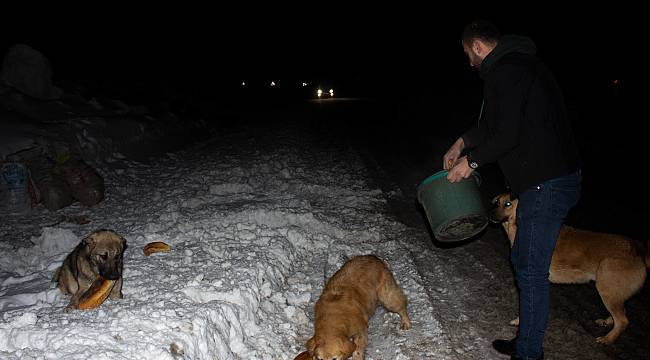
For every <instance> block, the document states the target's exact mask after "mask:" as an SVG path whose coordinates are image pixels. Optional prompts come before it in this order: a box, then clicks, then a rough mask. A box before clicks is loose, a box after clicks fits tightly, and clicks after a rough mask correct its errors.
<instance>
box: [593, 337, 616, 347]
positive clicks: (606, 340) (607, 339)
mask: <svg viewBox="0 0 650 360" xmlns="http://www.w3.org/2000/svg"><path fill="white" fill-rule="evenodd" d="M614 340H615V339H611V337H609V336H600V337H597V338H596V342H597V343H599V344H603V345H612V344H613V343H614Z"/></svg>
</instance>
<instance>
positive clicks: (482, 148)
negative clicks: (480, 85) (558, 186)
mask: <svg viewBox="0 0 650 360" xmlns="http://www.w3.org/2000/svg"><path fill="white" fill-rule="evenodd" d="M535 53H536V47H535V44H534V43H533V42H532V40H530V39H528V38H525V37H520V36H514V35H504V36H503V37H501V39H499V42H498V44H497V46H496V47H495V48H494V49H493V50H492V52H490V54H488V56H486V57H485V59H483V62H482V64H481V69H480V71H481V77H482V78H483V79H484V80H485V84H484V89H483V96H484V102H485V103H484V106H485V107H484V109H483V112H482V116H481V119H480V120H479V123H478V124H477V125H476V126H474V127H473V128H471V129H470V130H469V131H467V132H466V133H465V134H463V135H462V138H463V141H464V142H465V148H466V149H469V151H468V152H469V154H470V158H472V159H473V160H475V161H476V162H477V163H478V164H479V165H484V164H488V163H491V162H495V161H498V163H499V166H500V167H501V170H502V172H503V174H504V176H505V178H506V180H507V181H508V183H509V185H510V192H511V195H513V196H515V197H516V196H518V195H519V194H520V193H521V192H523V191H525V190H526V189H528V188H530V187H531V186H534V185H536V184H539V183H541V182H544V181H546V180H549V179H552V178H556V177H560V176H563V175H567V174H570V173H572V172H574V171H576V170H578V168H579V166H580V165H579V162H580V161H579V155H578V150H577V146H576V143H575V140H574V138H573V132H572V130H571V124H570V122H569V119H568V116H567V110H566V107H565V105H564V99H563V95H562V92H561V90H560V88H559V86H558V84H557V82H556V81H555V77H554V76H553V74H552V73H551V71H550V70H549V69H548V68H547V67H546V66H545V65H544V64H543V63H542V62H541V61H540V60H539V59H538V58H537V57H536V56H535Z"/></svg>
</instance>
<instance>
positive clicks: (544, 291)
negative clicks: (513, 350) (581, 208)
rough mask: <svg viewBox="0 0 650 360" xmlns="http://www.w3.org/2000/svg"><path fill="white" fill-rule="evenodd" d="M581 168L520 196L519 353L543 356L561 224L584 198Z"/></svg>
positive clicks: (516, 255) (516, 257)
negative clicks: (553, 269)
mask: <svg viewBox="0 0 650 360" xmlns="http://www.w3.org/2000/svg"><path fill="white" fill-rule="evenodd" d="M581 182H582V175H581V173H580V171H577V172H575V173H572V174H570V175H566V176H562V177H559V178H555V179H551V180H548V181H545V182H543V183H541V184H538V185H536V186H533V187H531V188H529V189H527V190H526V191H524V192H523V193H521V195H519V204H518V205H517V234H516V236H515V243H514V246H513V247H512V253H511V260H512V265H513V267H514V270H515V278H516V280H517V286H518V287H519V334H518V336H517V355H518V356H519V357H521V358H522V359H538V358H540V357H541V356H542V354H543V350H542V345H543V342H544V332H545V331H546V325H547V323H548V313H549V281H548V276H549V268H550V266H551V257H552V256H553V249H555V243H556V242H557V236H558V234H559V232H560V227H561V226H562V223H563V222H564V219H565V218H566V216H567V213H568V212H569V209H571V207H573V206H574V205H575V204H576V203H577V202H578V199H579V198H580V184H581Z"/></svg>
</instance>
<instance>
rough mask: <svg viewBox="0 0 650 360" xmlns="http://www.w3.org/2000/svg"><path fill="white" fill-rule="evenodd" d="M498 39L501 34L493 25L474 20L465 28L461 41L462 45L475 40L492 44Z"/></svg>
mask: <svg viewBox="0 0 650 360" xmlns="http://www.w3.org/2000/svg"><path fill="white" fill-rule="evenodd" d="M500 37H501V33H500V32H499V29H498V28H497V27H496V26H495V25H494V24H493V23H491V22H489V21H487V20H475V21H472V22H471V23H469V24H467V25H466V26H465V28H464V29H463V36H462V39H461V40H462V41H463V44H471V43H472V41H473V40H477V39H478V40H483V41H485V42H487V43H490V44H494V43H496V42H498V41H499V38H500Z"/></svg>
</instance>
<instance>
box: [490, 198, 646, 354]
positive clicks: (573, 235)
mask: <svg viewBox="0 0 650 360" xmlns="http://www.w3.org/2000/svg"><path fill="white" fill-rule="evenodd" d="M492 202H493V205H495V208H494V210H492V211H491V213H490V218H491V220H493V221H495V222H500V223H501V224H502V225H503V228H504V229H505V231H506V234H507V235H508V239H509V240H510V246H512V245H514V241H515V234H516V233H517V223H516V218H517V204H518V200H517V199H510V195H509V194H501V195H498V196H496V197H495V198H494V199H493V201H492ZM646 267H648V268H650V254H648V252H647V250H646V249H642V247H641V246H640V244H638V243H637V242H635V241H634V240H632V239H630V238H628V237H625V236H622V235H615V234H605V233H598V232H592V231H586V230H579V229H575V228H573V227H570V226H562V228H561V229H560V234H559V235H558V238H557V244H556V246H555V250H554V251H553V257H552V259H551V268H550V273H549V280H550V282H552V283H556V284H583V283H587V282H589V281H595V282H596V289H597V290H598V294H599V295H600V298H601V299H602V301H603V304H604V305H605V307H606V308H607V311H609V313H610V314H611V316H609V317H608V318H607V319H598V320H596V323H597V324H598V325H600V326H611V325H614V326H613V327H612V329H611V330H610V331H609V332H608V333H607V335H605V336H602V337H599V338H597V340H596V341H598V342H599V343H602V344H608V345H609V344H612V343H614V341H616V339H617V338H618V337H619V336H620V335H621V333H622V332H623V331H624V330H625V328H627V326H628V324H629V320H628V319H627V317H626V316H625V307H624V303H625V301H626V300H627V299H629V298H630V297H631V296H632V295H634V294H635V293H636V292H637V291H639V290H640V289H641V287H642V286H643V283H644V282H645V278H646ZM511 324H513V325H518V324H519V318H517V319H515V320H513V321H512V322H511Z"/></svg>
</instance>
